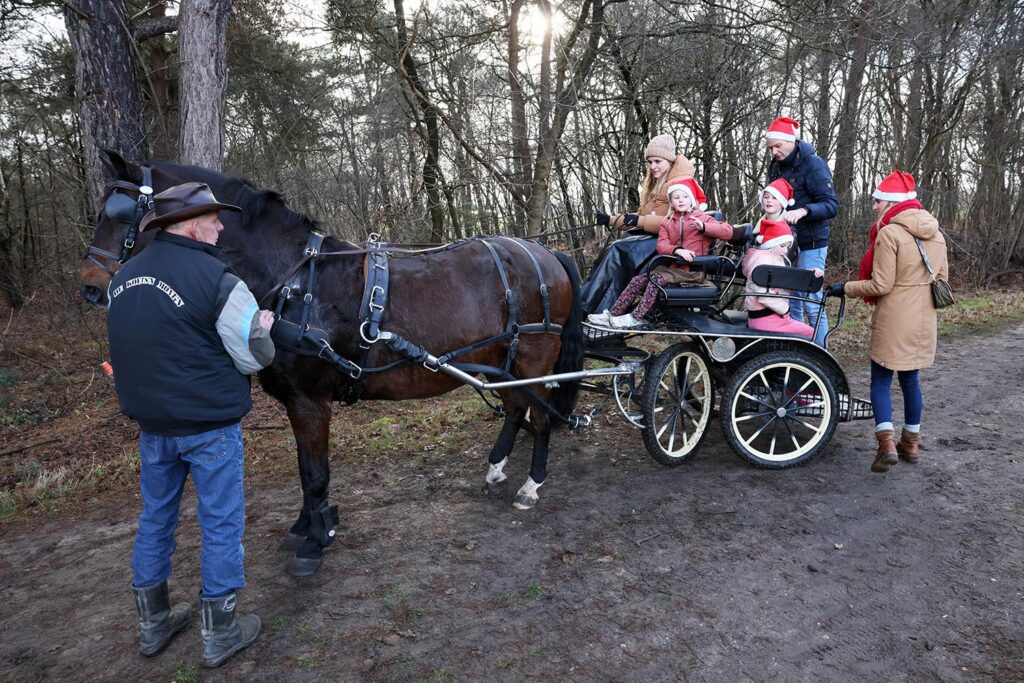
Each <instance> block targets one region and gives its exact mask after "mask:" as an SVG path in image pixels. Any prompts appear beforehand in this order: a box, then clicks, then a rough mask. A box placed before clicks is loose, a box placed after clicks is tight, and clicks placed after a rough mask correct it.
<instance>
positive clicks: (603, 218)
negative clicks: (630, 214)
mask: <svg viewBox="0 0 1024 683" xmlns="http://www.w3.org/2000/svg"><path fill="white" fill-rule="evenodd" d="M611 220H612V217H611V216H609V215H608V214H606V213H605V212H604V211H595V212H594V222H595V223H597V224H598V225H608V224H609V223H611Z"/></svg>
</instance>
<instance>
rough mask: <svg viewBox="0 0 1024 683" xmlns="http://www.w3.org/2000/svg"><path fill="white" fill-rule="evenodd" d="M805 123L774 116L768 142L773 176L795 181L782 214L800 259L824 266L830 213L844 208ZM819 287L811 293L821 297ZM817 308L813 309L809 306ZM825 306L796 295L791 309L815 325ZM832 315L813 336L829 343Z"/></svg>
mask: <svg viewBox="0 0 1024 683" xmlns="http://www.w3.org/2000/svg"><path fill="white" fill-rule="evenodd" d="M799 137H800V124H799V123H797V122H796V121H795V120H793V119H791V118H789V117H785V116H783V117H780V118H777V119H775V121H773V122H772V124H771V125H770V126H769V127H768V131H767V132H766V133H765V143H766V144H767V146H768V152H769V154H771V157H772V160H771V162H770V163H769V164H768V182H769V183H770V182H772V181H773V180H777V179H778V178H785V179H786V180H787V181H788V182H789V184H790V185H792V186H793V200H794V201H793V206H792V208H790V209H789V210H788V211H784V212H783V213H782V220H784V221H786V222H787V223H789V224H790V225H792V226H794V231H795V233H796V246H797V249H799V256H798V260H797V264H796V265H798V266H799V267H800V268H806V269H808V270H814V269H815V268H820V269H822V270H825V260H826V258H827V257H828V238H829V223H828V221H829V219H830V218H835V216H836V213H837V212H838V211H839V202H838V201H837V200H836V191H835V188H834V187H832V172H831V171H829V168H828V164H827V163H826V162H825V160H824V159H822V158H821V157H819V156H818V155H817V153H815V151H814V148H813V147H811V146H810V145H809V144H807V143H806V142H804V141H802V140H800V139H799ZM822 297H823V295H822V293H821V292H817V293H814V294H811V295H810V298H812V299H815V300H817V301H821V300H822ZM812 308H814V309H817V310H808V309H812ZM822 310H823V307H822V306H814V305H811V304H804V303H803V302H800V301H793V302H792V303H791V306H790V314H791V315H792V317H793V319H794V320H801V321H803V322H805V323H807V324H808V325H811V326H813V325H814V324H815V321H816V319H817V317H818V315H817V314H818V313H820V312H821V311H822ZM827 332H828V320H827V317H826V316H822V318H821V322H820V324H819V325H818V329H817V332H816V333H815V335H814V341H815V342H817V343H818V344H820V345H821V346H824V345H825V334H826V333H827Z"/></svg>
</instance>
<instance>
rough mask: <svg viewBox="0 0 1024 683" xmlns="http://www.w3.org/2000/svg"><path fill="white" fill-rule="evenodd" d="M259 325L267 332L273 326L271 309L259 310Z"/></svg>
mask: <svg viewBox="0 0 1024 683" xmlns="http://www.w3.org/2000/svg"><path fill="white" fill-rule="evenodd" d="M259 322H260V327H262V328H263V329H264V330H266V331H267V332H269V331H270V328H271V327H273V326H274V312H273V311H260V321H259Z"/></svg>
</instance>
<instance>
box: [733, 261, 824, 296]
mask: <svg viewBox="0 0 1024 683" xmlns="http://www.w3.org/2000/svg"><path fill="white" fill-rule="evenodd" d="M750 277H751V278H752V279H753V280H754V284H756V285H758V286H760V287H768V288H769V289H770V288H773V287H774V288H777V289H788V290H790V291H793V292H803V293H805V294H806V293H810V292H817V291H818V290H819V289H821V286H822V285H823V284H825V278H823V277H815V276H814V271H813V270H807V269H806V268H793V267H790V266H768V265H765V266H758V267H757V268H754V272H752V273H751V274H750Z"/></svg>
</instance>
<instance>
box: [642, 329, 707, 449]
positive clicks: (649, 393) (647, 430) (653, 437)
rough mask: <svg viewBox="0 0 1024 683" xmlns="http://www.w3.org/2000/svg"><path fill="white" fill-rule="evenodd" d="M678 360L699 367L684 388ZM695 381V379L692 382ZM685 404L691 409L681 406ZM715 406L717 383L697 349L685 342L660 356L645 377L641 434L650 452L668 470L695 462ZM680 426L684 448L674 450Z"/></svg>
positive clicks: (686, 379)
mask: <svg viewBox="0 0 1024 683" xmlns="http://www.w3.org/2000/svg"><path fill="white" fill-rule="evenodd" d="M679 359H686V361H688V362H689V363H690V366H689V367H691V368H692V367H693V364H696V368H695V370H696V372H695V373H693V372H690V373H687V375H685V376H684V378H683V381H684V383H685V386H680V382H679V380H680V378H679V377H678V375H677V373H678V372H679V368H680V366H679V363H678V361H679ZM693 377H695V379H691V378H693ZM694 392H696V395H695V393H694ZM687 396H689V398H686V397H687ZM684 400H685V401H686V403H687V405H688V406H689V409H687V408H686V407H685V406H683V405H682V403H683V401H684ZM714 403H715V383H714V380H713V379H712V378H711V373H710V371H709V370H708V364H707V361H706V360H705V359H704V356H703V355H702V354H701V353H700V351H699V349H698V347H697V346H696V345H694V344H692V343H690V342H682V343H679V344H675V345H673V346H670V347H668V348H667V349H665V350H664V351H662V352H661V353H659V354H658V355H657V357H655V359H654V362H653V363H652V364H651V366H650V367H649V368H648V369H647V373H646V374H645V376H644V386H643V409H644V427H643V429H642V430H641V433H642V434H643V437H644V445H645V446H646V447H647V452H648V453H650V454H651V457H652V458H654V459H655V460H656V461H657V462H659V463H661V464H662V465H666V466H668V467H677V466H679V465H682V464H683V463H684V462H686V461H688V460H690V459H691V458H693V456H694V455H695V454H696V453H697V448H698V447H699V446H700V443H701V441H703V440H704V436H705V435H706V434H707V432H708V423H710V421H711V410H712V407H713V406H714ZM666 410H670V411H671V412H669V413H668V414H669V418H668V420H665V419H661V416H662V415H664V414H665V413H666ZM688 423H689V424H688ZM670 425H671V427H672V431H671V432H670V433H669V437H668V442H667V443H663V442H662V437H663V436H664V433H665V430H666V429H668V428H669V426H670ZM677 425H681V427H682V429H683V435H684V436H683V447H682V448H679V449H676V448H675V435H676V426H677ZM688 427H690V428H692V429H693V433H692V434H691V435H690V437H689V439H687V438H686V436H685V435H686V429H687V428H688Z"/></svg>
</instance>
